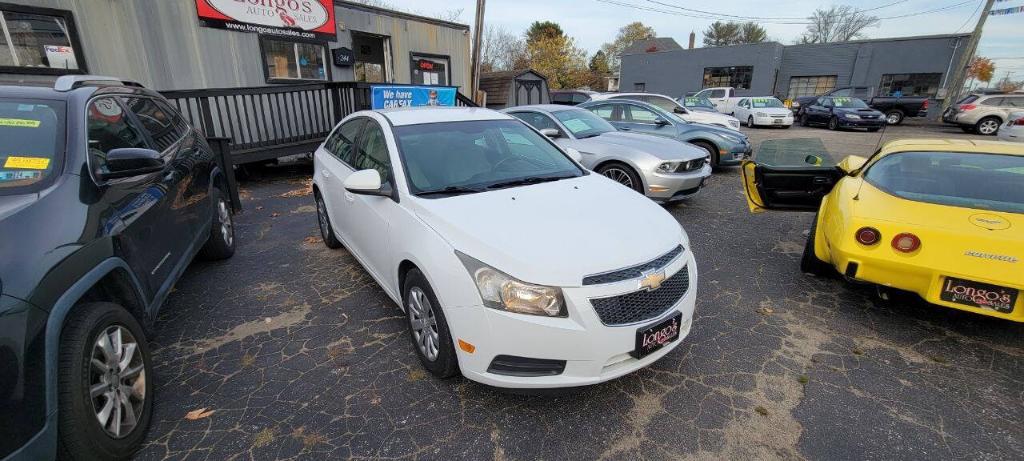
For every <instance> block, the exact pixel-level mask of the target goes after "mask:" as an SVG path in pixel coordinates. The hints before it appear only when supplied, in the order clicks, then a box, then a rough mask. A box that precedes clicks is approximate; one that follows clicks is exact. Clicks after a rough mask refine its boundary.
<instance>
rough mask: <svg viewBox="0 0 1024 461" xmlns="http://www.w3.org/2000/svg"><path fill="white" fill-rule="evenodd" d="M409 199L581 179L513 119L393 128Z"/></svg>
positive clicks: (551, 146)
mask: <svg viewBox="0 0 1024 461" xmlns="http://www.w3.org/2000/svg"><path fill="white" fill-rule="evenodd" d="M395 137H396V139H397V140H398V146H399V150H400V152H401V156H402V163H403V165H404V167H405V173H406V177H407V178H408V180H409V189H410V192H411V193H412V194H423V193H431V192H437V191H444V190H445V189H448V188H453V189H455V188H458V189H461V190H460V191H455V190H452V193H460V192H466V191H467V190H468V189H473V190H472V191H470V192H477V191H482V190H485V189H486V188H488V187H489V186H497V185H500V184H501V183H506V182H510V181H516V180H526V179H537V178H542V179H553V178H567V177H576V176H582V175H583V174H584V173H583V170H581V169H580V168H579V167H577V166H576V164H575V163H573V161H572V160H570V159H569V158H568V157H566V156H565V154H563V153H562V151H560V150H558V148H557V147H555V146H554V144H552V143H551V142H550V141H549V140H547V139H546V138H545V137H544V136H541V135H539V134H537V133H536V132H535V131H533V130H531V129H530V128H528V127H527V126H526V125H525V124H523V123H520V122H519V121H518V120H481V121H469V122H447V123H426V124H422V125H409V126H400V127H396V128H395Z"/></svg>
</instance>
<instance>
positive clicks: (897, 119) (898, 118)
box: [885, 109, 906, 125]
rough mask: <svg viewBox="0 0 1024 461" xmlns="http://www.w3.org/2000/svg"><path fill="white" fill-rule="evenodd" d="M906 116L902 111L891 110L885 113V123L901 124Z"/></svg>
mask: <svg viewBox="0 0 1024 461" xmlns="http://www.w3.org/2000/svg"><path fill="white" fill-rule="evenodd" d="M905 117H906V115H904V114H903V111H902V110H899V109H893V110H890V111H888V112H886V113H885V123H887V124H889V125H899V124H900V123H903V119H904V118H905Z"/></svg>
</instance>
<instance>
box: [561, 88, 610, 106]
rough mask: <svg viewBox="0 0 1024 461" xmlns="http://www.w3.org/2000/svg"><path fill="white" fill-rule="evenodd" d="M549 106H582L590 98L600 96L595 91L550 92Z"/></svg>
mask: <svg viewBox="0 0 1024 461" xmlns="http://www.w3.org/2000/svg"><path fill="white" fill-rule="evenodd" d="M550 93H551V104H559V105H563V106H575V105H577V104H583V103H585V102H587V101H590V98H591V97H592V96H593V95H595V94H600V93H598V92H596V91H590V90H551V92H550Z"/></svg>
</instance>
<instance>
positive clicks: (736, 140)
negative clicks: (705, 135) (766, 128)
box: [717, 133, 743, 143]
mask: <svg viewBox="0 0 1024 461" xmlns="http://www.w3.org/2000/svg"><path fill="white" fill-rule="evenodd" d="M717 134H718V136H719V137H720V138H722V139H724V140H726V141H729V142H734V143H742V142H743V138H741V137H739V136H733V135H731V134H725V133H717Z"/></svg>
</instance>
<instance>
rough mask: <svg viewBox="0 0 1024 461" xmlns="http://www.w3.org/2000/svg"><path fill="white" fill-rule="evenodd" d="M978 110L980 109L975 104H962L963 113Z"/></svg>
mask: <svg viewBox="0 0 1024 461" xmlns="http://www.w3.org/2000/svg"><path fill="white" fill-rule="evenodd" d="M977 108H978V106H976V105H974V104H960V110H961V111H963V112H967V111H969V110H974V109H977Z"/></svg>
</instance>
